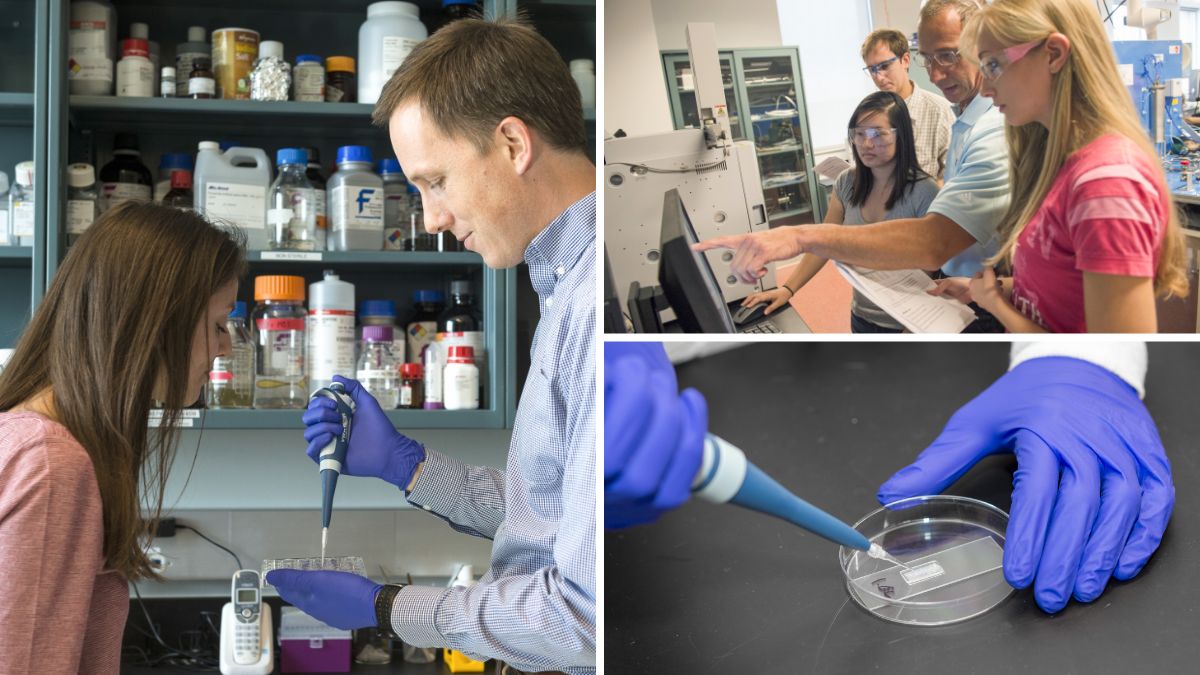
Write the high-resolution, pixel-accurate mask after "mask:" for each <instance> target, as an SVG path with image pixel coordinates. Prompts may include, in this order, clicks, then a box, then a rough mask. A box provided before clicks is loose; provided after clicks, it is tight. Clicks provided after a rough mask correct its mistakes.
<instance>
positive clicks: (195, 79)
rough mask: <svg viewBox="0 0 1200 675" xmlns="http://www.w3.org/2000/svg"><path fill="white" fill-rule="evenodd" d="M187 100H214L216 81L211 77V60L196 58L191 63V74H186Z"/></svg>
mask: <svg viewBox="0 0 1200 675" xmlns="http://www.w3.org/2000/svg"><path fill="white" fill-rule="evenodd" d="M187 83H188V98H192V99H196V100H201V99H209V98H216V96H217V79H216V77H215V76H214V75H213V71H212V60H211V59H209V58H207V57H204V56H198V57H196V60H195V61H192V72H191V73H188V77H187Z"/></svg>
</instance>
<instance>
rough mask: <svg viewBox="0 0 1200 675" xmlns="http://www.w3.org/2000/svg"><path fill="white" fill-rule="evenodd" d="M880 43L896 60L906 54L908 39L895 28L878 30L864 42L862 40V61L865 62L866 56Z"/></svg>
mask: <svg viewBox="0 0 1200 675" xmlns="http://www.w3.org/2000/svg"><path fill="white" fill-rule="evenodd" d="M881 43H882V44H883V45H884V46H885V47H887V48H888V49H889V50H890V51H891V52H892V53H893V54H895V55H896V57H897V58H899V57H902V56H904V55H905V54H907V53H908V38H906V37H904V33H901V32H900V31H898V30H896V29H895V28H880V29H879V30H877V31H873V32H872V33H871V34H870V35H868V36H867V39H866V40H863V43H862V58H863V61H866V60H867V55H868V54H870V53H871V51H872V50H874V49H875V45H877V44H881Z"/></svg>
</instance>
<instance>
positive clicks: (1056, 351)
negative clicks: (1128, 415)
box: [1008, 341, 1149, 398]
mask: <svg viewBox="0 0 1200 675" xmlns="http://www.w3.org/2000/svg"><path fill="white" fill-rule="evenodd" d="M1045 356H1065V357H1068V358H1073V359H1080V360H1082V361H1087V362H1088V363H1094V364H1095V365H1097V366H1100V367H1101V368H1104V369H1105V370H1107V371H1108V372H1110V373H1112V374H1113V375H1116V376H1117V377H1119V378H1121V379H1122V380H1125V381H1126V382H1128V383H1129V386H1131V387H1133V388H1134V389H1136V390H1137V393H1138V398H1145V397H1146V368H1147V367H1148V362H1149V357H1148V356H1147V354H1146V343H1145V342H1058V341H1054V342H1014V343H1013V346H1012V352H1011V356H1010V358H1009V363H1008V369H1009V370H1012V369H1013V368H1016V367H1017V366H1019V365H1021V364H1022V363H1025V362H1026V361H1032V360H1033V359H1039V358H1042V357H1045Z"/></svg>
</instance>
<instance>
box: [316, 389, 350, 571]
mask: <svg viewBox="0 0 1200 675" xmlns="http://www.w3.org/2000/svg"><path fill="white" fill-rule="evenodd" d="M318 396H323V397H325V398H328V399H332V400H333V401H334V403H336V404H337V411H338V414H340V415H341V416H342V434H341V435H340V436H338V437H336V438H334V439H333V440H332V441H330V442H329V445H326V446H325V447H324V448H323V449H322V450H321V454H320V455H319V458H320V463H319V465H318V471H320V472H321V560H322V561H324V560H325V545H326V543H327V542H328V539H329V518H330V516H332V515H333V491H334V489H335V488H337V479H338V476H339V475H341V473H342V464H343V463H344V462H345V461H346V448H348V447H349V445H350V421H351V420H352V419H353V417H354V399H353V398H351V397H350V394H348V393H346V387H345V386H344V385H342V383H341V382H334V383H332V384H330V385H329V386H328V387H321V388H320V389H318V390H317V391H315V392H314V393H313V395H312V397H313V398H316V397H318ZM321 567H322V568H324V562H322V564H321Z"/></svg>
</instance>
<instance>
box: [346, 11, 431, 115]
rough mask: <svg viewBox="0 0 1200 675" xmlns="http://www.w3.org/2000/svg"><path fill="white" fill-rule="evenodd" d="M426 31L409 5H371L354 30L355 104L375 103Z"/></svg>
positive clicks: (417, 14) (426, 33)
mask: <svg viewBox="0 0 1200 675" xmlns="http://www.w3.org/2000/svg"><path fill="white" fill-rule="evenodd" d="M428 35H429V32H428V31H427V30H425V24H423V23H421V19H420V10H419V9H418V8H417V6H416V5H414V4H413V3H411V2H373V3H371V4H369V5H367V20H366V21H365V22H363V25H362V27H361V28H359V29H358V102H359V103H375V102H376V101H377V100H378V99H379V93H380V92H381V91H383V85H385V84H387V81H388V80H389V79H391V77H392V74H393V73H395V72H396V70H397V69H398V68H400V64H401V63H404V59H405V57H407V56H408V53H409V52H411V51H412V50H413V47H416V46H417V44H419V43H420V42H421V40H424V39H425V38H426V36H428Z"/></svg>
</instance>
